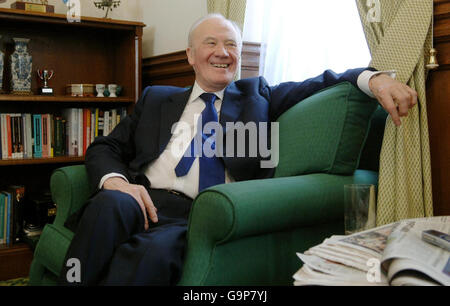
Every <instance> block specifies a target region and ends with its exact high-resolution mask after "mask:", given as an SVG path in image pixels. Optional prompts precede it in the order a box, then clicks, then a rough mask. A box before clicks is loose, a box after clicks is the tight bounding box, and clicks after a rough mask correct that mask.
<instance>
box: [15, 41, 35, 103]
mask: <svg viewBox="0 0 450 306" xmlns="http://www.w3.org/2000/svg"><path fill="white" fill-rule="evenodd" d="M13 40H14V43H15V51H14V52H13V54H11V89H12V93H13V94H19V95H30V94H31V70H32V64H33V63H32V57H31V55H29V54H28V42H29V41H30V40H29V39H28V38H13Z"/></svg>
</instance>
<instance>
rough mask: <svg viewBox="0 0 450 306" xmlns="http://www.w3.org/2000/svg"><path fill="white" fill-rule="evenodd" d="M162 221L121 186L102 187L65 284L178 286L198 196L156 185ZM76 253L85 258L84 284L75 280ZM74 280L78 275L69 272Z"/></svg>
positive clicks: (74, 246)
mask: <svg viewBox="0 0 450 306" xmlns="http://www.w3.org/2000/svg"><path fill="white" fill-rule="evenodd" d="M149 194H150V197H151V199H152V201H153V203H154V205H155V206H156V208H157V209H158V211H157V214H158V222H157V223H153V222H152V221H151V220H150V219H149V226H150V227H149V229H148V230H147V231H144V215H143V213H142V210H141V208H140V206H139V204H138V203H137V201H136V200H135V199H134V198H133V197H132V196H130V195H128V194H126V193H122V192H120V191H115V190H114V191H113V190H101V191H99V192H98V193H97V194H96V195H94V196H93V197H92V198H91V199H89V200H88V203H87V204H86V206H85V209H84V212H83V213H82V217H81V219H80V220H79V222H78V225H77V228H76V231H75V236H74V238H73V240H72V242H71V244H70V247H69V249H68V251H67V254H66V258H65V260H64V264H63V268H62V272H61V275H60V283H61V284H64V285H76V284H80V285H175V284H176V283H177V282H178V280H179V279H180V277H181V269H182V265H183V258H184V251H185V247H186V230H187V219H188V216H189V210H190V207H191V204H192V200H191V199H189V198H187V197H184V196H181V195H175V194H173V193H169V192H168V191H166V190H158V189H150V190H149ZM70 258H75V259H78V260H79V263H80V265H81V267H80V268H81V269H80V272H81V275H80V276H81V283H70V282H69V281H68V278H67V277H66V276H67V273H68V272H69V273H70V271H71V270H70V269H71V267H72V266H70V265H68V266H67V262H68V260H69V259H70ZM69 280H73V279H72V278H70V277H69Z"/></svg>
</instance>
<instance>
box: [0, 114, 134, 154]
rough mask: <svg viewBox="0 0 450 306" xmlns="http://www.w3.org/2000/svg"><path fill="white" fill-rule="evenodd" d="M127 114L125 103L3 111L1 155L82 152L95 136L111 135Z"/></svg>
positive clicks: (0, 117) (0, 118)
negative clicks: (52, 110)
mask: <svg viewBox="0 0 450 306" xmlns="http://www.w3.org/2000/svg"><path fill="white" fill-rule="evenodd" d="M125 116H126V108H125V107H122V108H117V109H110V110H103V109H99V108H94V109H91V108H68V109H64V110H62V115H56V114H17V113H7V114H0V137H1V142H0V152H1V159H20V158H49V157H56V156H83V155H84V154H85V153H86V149H87V147H88V146H89V145H90V144H91V143H92V142H93V141H94V139H95V137H97V136H106V135H108V134H109V133H110V132H111V131H112V130H113V129H114V128H115V126H116V125H117V124H118V123H119V122H120V120H122V119H123V118H124V117H125Z"/></svg>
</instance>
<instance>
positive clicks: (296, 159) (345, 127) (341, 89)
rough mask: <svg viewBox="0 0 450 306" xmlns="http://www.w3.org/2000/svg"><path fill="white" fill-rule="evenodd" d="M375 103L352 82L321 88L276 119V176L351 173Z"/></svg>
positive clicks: (375, 105)
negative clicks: (278, 142)
mask: <svg viewBox="0 0 450 306" xmlns="http://www.w3.org/2000/svg"><path fill="white" fill-rule="evenodd" d="M377 105H378V103H377V102H376V100H374V99H370V98H369V97H368V96H367V95H365V94H364V93H363V92H361V91H360V90H358V89H356V88H355V87H354V86H353V85H352V84H351V83H348V82H344V83H339V84H337V85H335V86H332V87H329V88H327V89H324V90H322V91H320V92H318V93H316V94H314V95H313V96H311V97H309V98H307V99H305V100H303V101H301V102H300V103H298V104H296V105H294V106H293V107H292V109H291V110H290V111H289V112H286V113H284V114H283V115H281V116H280V118H279V119H278V122H279V123H280V130H281V131H283V132H282V133H280V147H279V148H280V152H283V153H282V154H280V160H279V164H278V166H277V169H276V172H275V177H283V176H291V175H300V174H307V173H319V172H320V173H330V174H352V173H353V171H355V169H356V167H357V166H358V161H359V156H360V153H361V149H362V147H363V145H364V140H365V138H366V135H367V132H368V130H369V123H370V118H371V116H372V114H373V112H374V111H375V110H376V108H377Z"/></svg>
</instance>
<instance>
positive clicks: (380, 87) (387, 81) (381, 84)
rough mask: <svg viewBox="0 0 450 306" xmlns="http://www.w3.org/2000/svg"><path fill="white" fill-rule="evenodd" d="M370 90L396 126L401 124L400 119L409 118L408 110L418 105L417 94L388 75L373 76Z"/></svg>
mask: <svg viewBox="0 0 450 306" xmlns="http://www.w3.org/2000/svg"><path fill="white" fill-rule="evenodd" d="M369 88H370V90H371V91H372V93H373V94H374V95H375V97H376V98H377V100H378V102H379V103H380V104H381V106H383V108H384V109H385V110H386V111H387V112H388V113H389V114H390V115H391V118H392V120H393V121H394V124H395V125H396V126H399V125H400V124H401V122H400V117H405V116H407V115H408V110H409V109H410V108H412V107H413V106H414V105H416V104H417V92H416V91H415V90H413V89H412V88H410V87H409V86H407V85H405V84H403V83H401V82H399V81H397V80H394V79H393V78H391V77H390V76H388V75H385V74H378V75H375V76H373V77H372V78H371V79H370V81H369Z"/></svg>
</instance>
